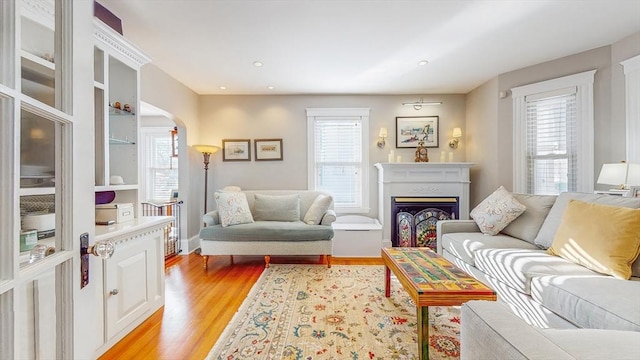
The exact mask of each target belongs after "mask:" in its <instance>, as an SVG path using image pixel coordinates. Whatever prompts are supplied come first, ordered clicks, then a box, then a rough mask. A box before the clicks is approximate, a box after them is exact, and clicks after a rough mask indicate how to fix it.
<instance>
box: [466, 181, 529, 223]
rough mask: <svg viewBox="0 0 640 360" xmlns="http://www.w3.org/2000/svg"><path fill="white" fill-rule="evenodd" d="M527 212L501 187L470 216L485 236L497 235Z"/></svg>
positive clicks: (472, 211) (474, 209)
mask: <svg viewBox="0 0 640 360" xmlns="http://www.w3.org/2000/svg"><path fill="white" fill-rule="evenodd" d="M525 210H526V207H525V206H524V205H522V204H521V203H519V202H518V200H516V199H515V198H514V197H513V195H511V193H509V192H508V191H507V190H506V189H505V188H504V187H503V186H500V187H499V188H498V189H497V190H496V191H494V192H493V193H492V194H491V195H489V196H488V197H487V198H486V199H484V200H482V202H480V204H478V206H476V207H475V208H473V210H471V213H469V215H470V216H471V218H472V219H473V220H475V221H476V223H477V224H478V227H479V228H480V231H481V232H482V233H483V234H487V235H496V234H498V233H499V232H500V231H501V230H502V229H504V228H505V227H506V226H507V225H509V223H510V222H512V221H513V220H514V219H515V218H517V217H518V216H520V214H522V213H523V212H524V211H525Z"/></svg>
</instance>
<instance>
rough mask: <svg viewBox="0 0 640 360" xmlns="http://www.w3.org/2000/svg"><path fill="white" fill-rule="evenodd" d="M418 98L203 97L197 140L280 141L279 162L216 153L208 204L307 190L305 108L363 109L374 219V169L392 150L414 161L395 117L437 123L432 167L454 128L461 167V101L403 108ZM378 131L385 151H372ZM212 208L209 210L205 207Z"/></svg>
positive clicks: (448, 99)
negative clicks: (220, 197) (228, 196)
mask: <svg viewBox="0 0 640 360" xmlns="http://www.w3.org/2000/svg"><path fill="white" fill-rule="evenodd" d="M420 97H421V95H389V96H382V95H380V96H378V95H343V96H339V95H335V96H329V95H327V96H313V95H297V96H296V95H294V96H284V95H283V96H278V95H271V96H219V95H215V96H213V95H211V96H202V97H201V100H200V109H199V110H200V119H201V122H200V131H201V136H200V139H201V140H202V141H203V142H205V143H207V144H212V145H218V146H221V144H222V140H223V139H251V146H252V159H253V158H254V157H255V156H254V154H253V140H254V139H261V138H262V139H264V138H282V139H283V150H284V152H283V161H264V162H261V161H257V162H256V161H253V160H252V161H251V162H246V161H242V162H223V161H222V154H221V153H220V152H218V153H216V154H214V155H213V156H212V160H211V161H212V164H211V165H210V170H209V171H210V173H209V176H210V178H211V180H210V181H209V183H210V188H209V200H208V201H209V204H215V201H214V199H213V192H214V191H215V190H218V189H220V188H222V187H224V186H227V185H237V186H240V187H241V188H243V189H306V188H307V117H306V112H305V109H306V108H322V107H365V108H367V107H368V108H370V109H371V117H370V124H369V136H368V141H369V151H370V153H369V160H370V163H371V164H370V167H369V179H370V184H371V186H370V206H371V211H370V213H369V215H370V216H377V191H378V189H377V172H376V170H375V168H374V167H373V164H374V163H377V162H386V161H387V159H388V157H387V155H388V154H389V151H390V150H391V149H394V150H395V152H396V155H401V156H402V158H403V161H413V158H414V154H413V153H414V150H413V149H396V148H395V128H396V126H395V118H396V116H427V115H436V116H439V117H440V120H439V128H440V134H439V136H440V137H439V143H440V147H439V148H433V149H432V148H430V149H429V157H430V159H431V161H440V151H449V149H450V148H449V146H448V143H449V140H450V139H451V132H452V131H453V128H454V127H461V128H462V131H463V138H462V139H461V142H460V146H459V148H458V149H457V150H456V151H455V157H456V161H464V160H465V158H464V153H465V151H464V149H465V146H466V144H465V138H464V134H465V132H466V131H465V96H464V95H429V96H422V97H424V101H442V102H443V104H442V105H439V106H425V107H423V108H422V109H421V110H415V109H413V107H411V106H403V105H402V103H403V102H408V101H417V100H419V99H420ZM380 127H386V128H387V129H388V130H389V135H390V138H389V139H387V146H386V147H385V148H384V149H379V148H378V147H377V146H376V143H377V140H378V132H379V130H380ZM209 207H210V208H211V205H210V206H209Z"/></svg>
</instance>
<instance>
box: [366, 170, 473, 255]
mask: <svg viewBox="0 0 640 360" xmlns="http://www.w3.org/2000/svg"><path fill="white" fill-rule="evenodd" d="M473 165H475V163H468V162H445V163H431V162H427V163H409V162H406V163H376V164H375V165H374V166H375V167H376V168H377V169H378V220H379V221H380V223H381V224H382V247H391V198H392V197H394V196H413V197H415V196H434V197H436V196H437V197H440V196H451V197H458V206H459V215H458V216H459V219H462V220H466V219H469V184H470V183H471V181H470V178H469V169H470V168H471V167H472V166H473Z"/></svg>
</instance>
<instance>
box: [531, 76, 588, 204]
mask: <svg viewBox="0 0 640 360" xmlns="http://www.w3.org/2000/svg"><path fill="white" fill-rule="evenodd" d="M576 91H577V90H576V88H575V87H572V88H568V89H561V90H556V91H551V92H545V93H540V94H535V95H531V96H527V97H526V98H525V103H526V119H527V121H526V122H527V126H526V132H527V134H526V142H527V145H526V152H527V171H528V176H527V192H528V193H531V194H543V195H555V194H559V193H561V192H565V191H576V189H577V181H576V173H577V160H578V155H577V154H578V150H577V124H576V117H577V115H576Z"/></svg>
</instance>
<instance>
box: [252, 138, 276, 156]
mask: <svg viewBox="0 0 640 360" xmlns="http://www.w3.org/2000/svg"><path fill="white" fill-rule="evenodd" d="M254 148H255V149H256V161H269V160H282V139H255V140H254Z"/></svg>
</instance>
